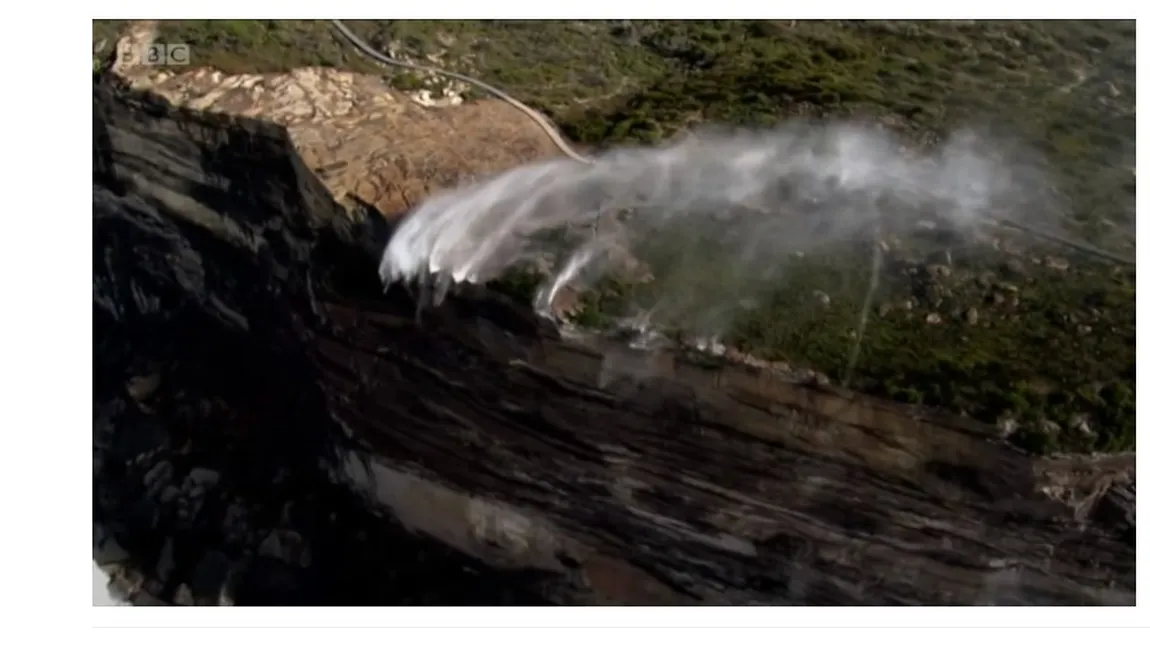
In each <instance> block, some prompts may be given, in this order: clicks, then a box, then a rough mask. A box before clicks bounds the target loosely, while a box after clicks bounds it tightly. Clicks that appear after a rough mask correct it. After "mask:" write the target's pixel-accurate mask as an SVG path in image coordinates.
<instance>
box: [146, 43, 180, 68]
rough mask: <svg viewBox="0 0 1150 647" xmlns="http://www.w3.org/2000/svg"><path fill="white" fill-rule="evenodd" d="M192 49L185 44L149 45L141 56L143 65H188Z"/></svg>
mask: <svg viewBox="0 0 1150 647" xmlns="http://www.w3.org/2000/svg"><path fill="white" fill-rule="evenodd" d="M191 62H192V48H191V47H189V46H187V45H186V44H184V43H148V45H147V46H146V47H144V48H143V52H142V56H140V64H141V65H188V64H189V63H191Z"/></svg>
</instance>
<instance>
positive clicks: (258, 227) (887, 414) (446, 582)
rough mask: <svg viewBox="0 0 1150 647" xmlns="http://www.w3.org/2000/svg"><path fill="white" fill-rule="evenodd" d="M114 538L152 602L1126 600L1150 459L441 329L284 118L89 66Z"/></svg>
mask: <svg viewBox="0 0 1150 647" xmlns="http://www.w3.org/2000/svg"><path fill="white" fill-rule="evenodd" d="M93 108H94V113H95V116H94V127H95V141H94V142H93V144H94V164H95V170H94V177H93V212H94V215H93V217H94V220H95V240H94V266H93V272H94V283H93V309H94V319H95V329H94V336H95V387H94V391H95V393H94V405H93V406H94V411H93V418H94V442H93V459H94V480H95V483H94V485H95V497H94V501H93V512H94V516H95V535H94V544H95V545H96V556H97V560H98V561H101V562H103V563H105V564H106V568H107V569H109V571H111V572H113V574H114V578H115V580H116V586H117V587H119V588H120V589H121V590H122V591H123V592H124V594H126V595H128V596H129V597H131V598H132V599H133V600H134V601H135V602H136V603H138V604H145V603H178V604H220V603H223V604H229V603H234V604H408V603H428V604H501V603H502V604H533V603H561V604H562V603H568V604H569V603H593V604H601V603H603V604H606V603H647V604H660V603H688V604H692V603H705V604H903V603H905V604H1133V603H1134V503H1133V501H1134V484H1133V457H1132V456H1119V457H1108V458H1092V457H1085V458H1065V459H1044V460H1041V461H1040V460H1036V459H1032V458H1030V457H1028V456H1025V455H1023V454H1021V453H1019V452H1017V451H1016V450H1014V449H1012V448H1010V447H1009V446H1007V445H1006V444H1005V443H1003V442H1002V441H1000V440H998V439H997V438H996V437H995V436H994V434H993V432H992V431H991V430H986V429H983V428H981V427H978V426H975V425H972V424H970V423H969V422H967V421H962V420H955V419H950V418H947V417H945V416H942V415H940V414H935V413H931V412H925V411H919V410H914V409H910V408H907V407H902V406H896V405H893V404H888V403H885V402H882V401H878V400H873V399H869V398H864V397H861V396H857V395H854V394H851V393H847V392H840V391H837V390H835V389H832V388H829V387H825V386H818V385H813V384H795V383H788V382H784V381H780V380H778V379H777V378H773V377H770V376H767V375H761V374H757V373H755V372H754V371H752V370H751V369H749V368H747V367H744V366H720V365H717V364H713V363H712V364H704V363H696V361H695V360H691V359H689V358H686V357H680V356H675V355H671V354H657V355H651V354H642V353H638V352H636V351H630V350H628V349H626V348H623V347H617V346H615V345H613V344H612V343H611V342H608V341H603V340H601V341H595V340H592V341H583V342H575V341H571V340H565V339H563V338H561V336H560V335H559V333H558V331H557V330H556V329H555V328H554V326H553V325H552V324H551V323H549V322H546V321H541V320H539V319H537V318H536V317H535V316H534V315H533V314H532V313H531V311H530V310H529V309H528V308H525V307H522V306H520V305H518V304H516V303H514V302H513V301H511V300H509V299H507V298H506V297H503V296H501V295H499V294H496V293H493V292H490V291H487V290H485V289H483V288H469V289H466V290H463V291H461V292H460V293H458V294H456V295H453V296H452V297H451V298H449V299H448V301H447V302H446V303H445V304H444V305H443V306H442V307H439V308H436V309H432V310H423V311H422V312H421V313H420V316H419V317H418V318H417V317H416V308H415V305H416V304H415V302H414V300H413V299H412V297H411V296H410V295H408V294H407V293H406V292H404V291H403V290H402V289H398V288H396V289H392V290H390V291H386V292H385V291H384V289H383V286H381V285H380V283H379V279H378V277H377V275H376V264H377V261H378V258H379V254H380V252H381V250H382V247H383V245H384V244H385V242H386V237H387V231H388V225H387V224H386V221H385V220H384V219H383V218H382V217H380V215H379V214H378V213H375V212H374V211H373V210H372V209H371V208H370V207H363V208H359V209H356V210H353V211H349V210H348V209H347V208H345V207H344V206H341V205H340V204H337V202H336V201H335V200H334V199H333V198H332V197H331V195H330V194H329V193H328V190H327V189H326V188H325V187H324V185H323V184H322V183H321V182H320V180H319V179H318V178H317V177H316V176H315V174H314V173H313V171H312V170H311V169H309V168H308V167H307V165H305V163H304V162H303V161H301V158H300V156H299V155H298V154H297V152H296V149H295V148H294V147H293V144H292V142H291V139H290V138H289V136H288V135H287V133H286V131H285V130H284V129H283V128H282V127H280V126H277V125H273V124H270V123H266V122H261V121H257V120H253V119H248V118H241V117H233V116H228V115H224V114H211V113H206V112H198V111H194V110H189V109H184V108H178V107H174V106H172V105H171V104H169V103H168V102H167V101H166V100H165V99H162V98H159V97H157V96H155V95H151V94H147V93H145V92H139V91H133V90H128V89H125V88H124V87H122V86H120V85H119V84H118V83H117V82H116V81H114V80H111V79H104V80H102V81H100V82H99V83H97V84H95V86H94V91H93Z"/></svg>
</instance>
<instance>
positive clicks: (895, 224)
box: [379, 124, 1044, 336]
mask: <svg viewBox="0 0 1150 647" xmlns="http://www.w3.org/2000/svg"><path fill="white" fill-rule="evenodd" d="M1043 188H1044V183H1043V182H1042V181H1041V174H1040V173H1037V172H1036V171H1035V170H1034V169H1033V167H1029V166H1025V165H1020V164H1018V163H1016V162H1013V161H1010V160H1009V159H1008V158H1007V156H1006V154H1005V153H1004V152H1002V151H996V149H995V147H994V146H993V145H991V143H989V142H987V141H986V140H984V139H981V138H979V137H977V136H975V135H974V134H971V133H969V132H967V133H961V134H957V135H955V136H953V137H951V138H950V139H949V140H947V141H945V142H943V143H942V144H941V145H940V146H938V147H936V148H935V149H934V151H933V152H931V153H929V154H926V153H921V154H916V153H912V152H910V151H908V150H906V149H904V148H901V147H900V145H899V142H898V141H897V140H896V139H895V138H893V137H892V136H891V135H889V134H887V133H885V132H884V131H880V130H877V129H872V128H866V127H862V126H856V125H850V124H832V125H810V124H805V125H799V124H795V125H790V126H786V127H782V128H778V129H773V130H769V131H760V132H740V133H734V134H725V135H718V134H703V135H699V136H695V137H692V138H689V139H687V140H684V141H681V142H678V143H675V144H673V145H667V146H661V147H650V148H630V149H623V150H618V151H614V152H611V153H608V154H606V155H603V156H601V157H599V158H597V159H596V160H595V162H594V163H593V164H582V163H579V162H576V161H571V160H566V159H564V160H552V161H546V162H541V163H537V164H531V165H527V166H523V167H520V168H516V169H513V170H511V171H508V172H505V173H503V174H501V175H498V176H496V177H493V178H490V179H487V180H486V181H483V182H480V183H476V184H474V185H470V186H465V187H461V188H457V189H454V190H451V191H446V192H443V193H439V194H436V195H433V196H432V197H430V198H429V199H428V200H427V201H426V202H424V203H423V204H421V205H419V206H418V207H417V208H416V209H415V210H414V211H412V212H411V213H410V214H409V215H408V216H407V217H406V218H405V219H404V220H403V222H402V223H401V224H400V226H399V227H398V229H397V230H396V232H395V234H394V236H393V238H392V239H391V241H390V242H389V245H388V247H387V249H386V251H385V253H384V256H383V259H382V262H381V264H380V269H379V271H380V276H381V278H382V279H383V281H384V282H385V283H392V282H398V281H406V282H418V283H420V284H421V287H428V286H423V285H422V284H423V282H425V281H427V280H428V279H429V277H431V276H436V275H438V276H439V277H440V278H441V280H440V282H439V283H438V286H439V289H438V290H436V295H435V296H436V297H437V298H442V295H443V294H444V292H445V291H444V287H443V286H444V282H445V281H446V280H447V278H446V277H448V276H450V279H451V280H453V281H455V282H464V281H466V282H484V281H488V280H491V279H493V278H495V277H497V276H499V275H500V274H501V273H503V272H504V271H505V270H506V269H508V268H509V267H511V266H514V265H517V264H520V263H524V262H527V261H530V260H532V259H535V258H538V257H539V256H540V255H542V254H546V255H548V256H549V257H553V258H555V260H556V262H555V266H554V267H553V268H552V270H553V278H551V279H550V281H549V282H548V283H547V284H546V285H544V286H543V287H542V288H541V290H540V292H539V294H538V295H537V297H536V305H537V307H538V308H539V310H540V312H541V313H545V314H546V313H549V312H550V309H551V304H552V302H553V301H554V299H555V298H556V295H557V294H559V292H560V291H561V289H562V288H564V287H566V286H574V287H577V288H578V287H580V286H588V285H591V284H593V283H594V282H595V281H596V280H598V279H599V278H600V277H602V276H603V275H605V274H607V273H610V272H616V271H621V270H626V269H627V268H628V267H631V268H632V269H633V268H634V267H636V266H642V267H645V268H647V269H648V270H649V272H650V273H652V274H654V275H655V276H657V277H658V287H657V291H658V294H656V295H654V300H653V305H649V307H648V308H647V309H646V310H645V311H644V312H641V313H632V314H633V315H635V316H638V317H639V318H641V319H642V320H643V321H644V322H647V323H649V324H650V325H652V326H655V327H659V326H660V325H662V324H672V325H674V326H676V327H678V328H679V329H687V328H689V329H692V330H694V331H696V332H697V333H698V334H700V335H702V336H713V335H718V334H720V333H721V332H723V328H724V326H726V325H727V324H728V322H729V321H730V317H731V314H732V312H734V311H735V310H737V309H738V308H739V307H740V305H739V304H740V303H745V302H747V301H748V299H751V300H753V299H754V298H755V297H756V294H758V293H761V290H762V288H763V286H764V284H769V283H771V282H772V281H777V280H778V279H777V277H778V276H780V274H779V270H780V269H781V268H783V267H784V266H785V265H786V263H787V261H788V259H791V258H793V256H794V255H795V254H796V252H802V253H811V252H812V251H816V250H819V249H820V248H829V247H830V246H832V245H834V244H843V243H851V242H853V241H860V242H866V243H867V244H870V241H872V240H874V237H875V235H876V233H877V232H879V231H881V232H882V234H883V235H889V234H892V233H900V232H902V231H906V230H910V229H912V228H913V227H915V226H916V224H917V223H919V222H921V221H922V220H923V219H930V220H932V221H934V222H939V223H942V225H943V226H945V227H947V228H948V229H950V230H954V231H957V232H959V233H961V232H964V231H969V230H971V228H973V227H974V226H975V225H977V224H979V223H980V222H982V221H984V220H985V218H987V217H989V216H990V215H992V214H995V213H1000V212H1003V213H1010V214H1011V215H1012V216H1013V217H1015V218H1016V219H1017V218H1018V217H1019V215H1020V214H1022V213H1023V212H1025V211H1026V209H1027V208H1028V207H1032V206H1033V205H1034V202H1035V200H1036V199H1039V198H1041V197H1042V195H1043ZM872 291H873V282H872Z"/></svg>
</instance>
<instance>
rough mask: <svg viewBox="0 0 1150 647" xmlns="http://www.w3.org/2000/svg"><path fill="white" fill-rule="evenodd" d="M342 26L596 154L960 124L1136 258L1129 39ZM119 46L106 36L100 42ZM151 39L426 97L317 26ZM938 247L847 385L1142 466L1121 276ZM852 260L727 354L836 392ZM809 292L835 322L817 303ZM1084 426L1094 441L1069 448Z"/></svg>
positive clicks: (880, 323) (911, 29) (958, 25)
mask: <svg viewBox="0 0 1150 647" xmlns="http://www.w3.org/2000/svg"><path fill="white" fill-rule="evenodd" d="M349 26H351V28H352V29H354V30H356V32H357V33H359V34H361V35H362V36H364V37H365V38H367V39H368V40H369V41H371V42H372V43H373V44H374V45H375V46H377V47H379V48H380V49H391V50H392V51H399V52H401V53H402V54H403V55H406V56H409V57H411V58H412V59H415V60H436V61H438V63H439V64H440V65H441V66H443V67H447V68H450V69H455V70H458V71H463V72H467V73H471V74H473V75H475V76H477V77H480V78H483V79H485V80H487V81H489V82H491V83H494V84H496V85H500V86H502V87H504V88H505V89H507V90H508V91H509V92H511V93H512V94H515V95H516V96H519V97H520V98H522V99H524V100H525V101H526V102H527V103H529V104H531V105H533V106H535V107H537V108H539V109H541V110H542V111H543V112H545V113H546V114H547V115H549V117H550V118H551V119H552V120H553V121H555V123H556V124H558V125H559V126H560V127H561V128H562V129H563V130H564V132H565V133H566V134H567V136H568V137H570V138H571V139H572V140H574V141H576V142H578V143H581V144H584V145H587V146H592V147H601V146H608V145H613V144H621V143H635V142H651V141H657V140H660V139H664V138H667V137H670V136H673V135H675V134H676V133H677V132H679V131H680V130H681V129H683V128H685V127H689V126H691V125H694V124H699V123H705V122H723V123H731V124H743V125H759V126H768V125H771V124H773V123H776V122H778V121H779V120H782V119H785V118H788V117H796V116H798V117H805V118H816V119H817V118H824V117H843V116H846V117H851V118H856V119H868V120H878V121H881V122H882V123H884V124H886V125H887V126H889V127H892V128H894V129H895V130H897V131H899V132H900V133H901V134H903V135H905V136H906V137H908V139H910V140H912V141H914V142H916V143H917V144H920V145H930V144H932V143H933V142H935V141H937V140H938V138H939V137H940V136H941V135H943V134H944V133H946V132H947V131H949V130H951V129H953V128H954V127H957V126H965V125H974V126H977V127H980V128H983V129H985V130H989V131H991V132H993V133H996V136H997V137H998V138H999V140H1000V141H1007V140H1008V139H1009V140H1013V141H1017V142H1020V143H1023V144H1025V145H1027V146H1029V147H1032V148H1033V149H1034V151H1035V153H1037V154H1040V155H1041V157H1043V158H1045V160H1046V161H1047V163H1048V164H1049V167H1050V171H1051V173H1052V175H1053V177H1054V178H1056V180H1057V182H1058V186H1059V187H1060V190H1061V193H1062V196H1061V197H1060V202H1061V204H1062V205H1063V206H1064V212H1065V215H1064V216H1063V215H1062V214H1061V213H1053V212H1052V214H1051V217H1050V218H1051V220H1054V219H1056V218H1057V219H1058V224H1059V225H1060V226H1061V227H1063V228H1064V229H1066V230H1068V231H1071V232H1074V233H1076V234H1077V235H1080V236H1083V237H1085V238H1087V239H1089V240H1092V241H1094V242H1096V243H1097V244H1099V245H1100V246H1104V247H1107V248H1110V249H1114V250H1116V251H1120V252H1122V253H1124V254H1127V255H1133V241H1134V237H1133V228H1134V191H1135V189H1134V186H1135V179H1134V173H1133V169H1134V142H1135V135H1134V124H1135V116H1134V115H1135V103H1134V96H1135V81H1134V44H1135V27H1134V23H1133V21H1127V22H1104V21H1024V22H996V21H985V22H983V21H980V22H973V21H933V22H897V21H797V22H791V21H781V22H775V21H693V22H685V21H668V22H657V21H570V22H557V21H530V22H528V21H351V22H350V23H349ZM113 29H114V27H110V26H108V25H97V26H96V27H95V28H94V36H97V37H98V36H99V33H100V32H101V30H103V31H104V32H107V31H109V30H113ZM161 38H163V39H164V40H167V41H171V42H186V43H189V44H191V45H192V47H193V57H194V60H195V62H196V63H197V64H208V65H213V66H215V67H218V68H221V69H223V70H225V71H253V70H260V71H271V70H283V69H286V68H291V67H296V66H300V65H334V66H340V67H346V68H352V69H355V70H359V71H364V72H371V73H376V74H381V75H384V76H385V77H387V78H388V79H389V80H390V81H391V82H392V83H393V84H394V85H396V86H397V87H402V88H414V87H415V86H417V85H419V84H421V83H424V82H425V81H424V80H422V79H421V78H420V77H418V76H416V75H413V74H411V73H408V72H404V71H401V70H389V69H382V68H379V67H377V66H375V65H373V64H371V63H369V62H367V61H365V60H363V59H362V58H360V57H359V56H357V55H356V54H355V53H353V52H352V50H351V49H350V48H349V47H347V46H346V45H345V44H344V43H343V42H342V41H341V40H340V39H339V37H338V36H337V35H336V34H335V33H334V32H333V31H332V29H331V27H330V26H329V25H328V24H327V23H324V22H308V21H214V22H209V21H182V22H175V21H172V22H166V23H164V25H163V26H162V33H161ZM938 248H939V247H938V246H937V245H933V246H932V245H926V246H925V247H923V248H921V249H919V250H917V251H916V250H911V251H908V252H906V253H905V254H903V255H902V256H899V255H898V254H890V255H888V267H886V268H885V269H884V273H883V284H882V291H881V294H880V295H879V298H878V299H876V301H875V304H874V305H875V312H874V313H873V316H872V320H871V325H870V327H869V329H868V331H867V334H866V338H865V339H866V343H865V344H864V346H863V350H862V354H861V357H860V360H859V365H858V367H857V369H856V373H855V376H854V385H855V386H856V387H858V388H861V389H863V390H866V391H869V392H873V393H878V394H882V395H885V396H888V397H892V398H895V399H900V400H904V401H908V402H921V403H925V404H929V405H934V406H940V407H946V408H949V409H951V410H957V411H961V412H963V413H965V414H967V415H970V416H972V417H975V418H979V419H983V420H986V421H990V422H993V421H996V420H998V419H1000V418H1003V417H1009V418H1011V419H1014V420H1016V421H1018V422H1019V423H1021V427H1020V429H1021V430H1020V431H1019V432H1018V433H1016V434H1014V436H1012V438H1013V439H1014V440H1015V441H1016V442H1018V443H1019V444H1020V445H1022V446H1024V447H1027V448H1029V449H1032V450H1035V451H1049V450H1056V449H1057V450H1101V451H1112V450H1117V449H1130V448H1133V446H1134V395H1133V394H1134V344H1135V342H1134V339H1135V334H1134V286H1135V282H1134V270H1133V268H1126V267H1113V266H1110V265H1108V264H1105V263H1102V262H1099V261H1095V260H1089V259H1085V258H1082V257H1079V256H1076V255H1073V254H1072V253H1071V252H1069V251H1066V250H1051V249H1049V248H1046V249H1040V248H1037V247H1035V246H1034V245H1033V243H1026V244H1025V245H1024V249H1023V250H1022V251H1021V253H1016V254H1013V255H1008V254H1005V253H989V252H981V253H977V254H975V253H964V251H965V250H954V252H955V254H954V258H953V262H952V263H951V264H949V265H947V270H946V271H945V272H934V271H932V270H930V266H937V265H938V264H939V261H938V260H937V259H932V258H929V254H927V253H926V252H927V251H930V250H937V249H938ZM923 250H926V251H923ZM1047 255H1053V256H1063V257H1065V258H1067V259H1068V260H1069V261H1070V262H1069V267H1065V266H1063V265H1061V264H1059V263H1051V262H1048V261H1047V260H1046V259H1045V257H1046V256H1047ZM1033 261H1038V262H1033ZM867 262H868V261H867V257H866V252H865V250H861V249H860V250H857V253H843V254H839V255H837V256H836V258H835V260H834V262H830V261H829V260H828V259H820V258H807V259H805V260H803V261H801V262H796V263H795V264H794V266H793V267H791V268H790V269H789V270H788V271H787V273H786V281H785V285H786V287H785V289H782V290H779V289H770V290H768V289H766V286H764V293H763V295H762V298H761V299H758V303H757V305H756V306H755V307H754V308H750V309H747V310H744V311H741V312H740V314H739V315H738V318H737V320H736V321H735V322H734V324H733V326H732V332H731V335H730V339H729V340H728V341H730V342H731V343H733V344H735V345H736V346H738V347H740V348H743V349H745V350H748V351H753V352H755V353H756V354H760V355H763V356H766V357H768V358H772V359H785V360H786V361H790V362H793V363H795V364H800V365H808V366H810V367H812V368H815V369H817V370H820V371H822V372H824V373H827V374H828V375H830V376H831V377H832V378H841V377H843V376H842V371H843V368H844V365H845V363H846V357H847V353H848V351H849V348H850V345H851V342H852V339H851V331H852V330H853V328H854V324H855V319H856V317H857V313H858V309H859V307H860V305H861V300H862V296H861V295H862V293H863V291H864V289H863V288H864V287H865V283H866V276H865V272H864V271H861V270H860V268H865V267H866V264H867ZM689 269H691V270H693V271H695V272H697V274H698V276H700V277H708V278H709V279H714V277H716V276H719V275H720V272H719V270H718V269H717V268H716V267H697V268H695V267H693V268H689ZM655 274H656V281H655V283H653V284H647V285H627V284H624V283H622V282H620V281H618V280H617V279H615V280H612V281H609V282H606V283H605V284H604V285H603V286H601V289H599V290H597V291H595V292H594V293H593V294H589V295H586V298H585V299H584V304H583V305H584V307H583V310H582V311H581V312H580V314H579V315H578V318H579V320H580V321H581V322H582V323H584V324H586V325H602V324H603V323H604V322H606V321H608V320H609V318H610V317H611V316H614V315H616V314H620V312H619V308H620V307H621V306H620V304H622V303H624V302H626V301H627V300H628V299H636V300H638V301H640V302H642V300H643V299H645V298H649V296H650V295H651V294H653V293H654V292H655V291H656V290H657V289H658V287H659V285H660V284H659V281H660V280H662V279H661V277H660V276H659V273H658V272H655ZM700 280H702V279H700ZM509 281H510V283H509V284H508V286H509V290H510V291H511V292H512V293H515V294H519V295H520V296H525V295H528V294H529V293H530V287H531V282H530V281H528V280H518V279H514V278H512V279H509ZM815 290H818V291H821V292H824V293H825V294H826V295H827V296H829V303H825V304H824V303H818V302H815V301H814V300H812V299H811V298H810V295H811V294H812V293H813V291H815ZM908 302H909V306H910V307H907V305H908ZM972 309H973V310H974V311H975V312H974V314H973V315H972V314H971V311H972ZM928 315H937V322H936V323H927V321H926V319H927V317H928ZM1083 416H1085V418H1083ZM1083 419H1085V420H1087V421H1088V425H1089V427H1090V429H1091V430H1092V433H1080V432H1075V431H1074V429H1075V428H1078V427H1081V424H1080V422H1081V420H1083ZM1050 423H1056V424H1057V425H1058V426H1059V427H1060V428H1061V430H1062V431H1061V433H1051V432H1050V429H1052V427H1051V425H1050Z"/></svg>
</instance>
